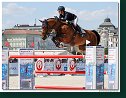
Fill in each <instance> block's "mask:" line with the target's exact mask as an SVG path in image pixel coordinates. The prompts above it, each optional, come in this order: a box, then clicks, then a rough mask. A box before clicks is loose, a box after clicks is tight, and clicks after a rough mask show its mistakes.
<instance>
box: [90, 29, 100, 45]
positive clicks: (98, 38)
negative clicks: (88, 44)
mask: <svg viewBox="0 0 126 98" xmlns="http://www.w3.org/2000/svg"><path fill="white" fill-rule="evenodd" d="M92 32H94V33H95V35H96V36H97V45H98V44H99V42H100V35H99V34H98V32H97V31H95V30H92Z"/></svg>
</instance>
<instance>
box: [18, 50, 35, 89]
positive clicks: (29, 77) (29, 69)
mask: <svg viewBox="0 0 126 98" xmlns="http://www.w3.org/2000/svg"><path fill="white" fill-rule="evenodd" d="M19 53H20V55H33V49H20V50H19ZM19 64H20V89H33V87H34V74H33V71H34V59H32V58H21V59H19Z"/></svg>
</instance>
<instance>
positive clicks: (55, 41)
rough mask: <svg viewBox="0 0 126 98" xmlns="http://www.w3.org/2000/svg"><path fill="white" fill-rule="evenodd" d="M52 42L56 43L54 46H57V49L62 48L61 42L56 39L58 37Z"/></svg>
mask: <svg viewBox="0 0 126 98" xmlns="http://www.w3.org/2000/svg"><path fill="white" fill-rule="evenodd" d="M52 41H53V42H54V44H55V45H56V47H60V42H59V41H58V40H57V39H56V37H53V38H52Z"/></svg>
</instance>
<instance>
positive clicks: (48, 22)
mask: <svg viewBox="0 0 126 98" xmlns="http://www.w3.org/2000/svg"><path fill="white" fill-rule="evenodd" d="M39 21H40V22H42V39H43V40H45V39H46V38H47V37H48V36H49V34H50V32H51V31H52V30H53V29H55V25H56V23H57V20H56V19H55V18H49V19H45V20H44V21H42V20H39Z"/></svg>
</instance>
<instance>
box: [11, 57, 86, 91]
mask: <svg viewBox="0 0 126 98" xmlns="http://www.w3.org/2000/svg"><path fill="white" fill-rule="evenodd" d="M9 58H85V55H11V56H10V57H9ZM42 73H47V74H51V73H53V74H85V71H75V72H72V71H35V74H42ZM35 88H36V89H40V88H41V89H58V90H84V89H85V87H70V86H39V85H37V86H36V85H35Z"/></svg>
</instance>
